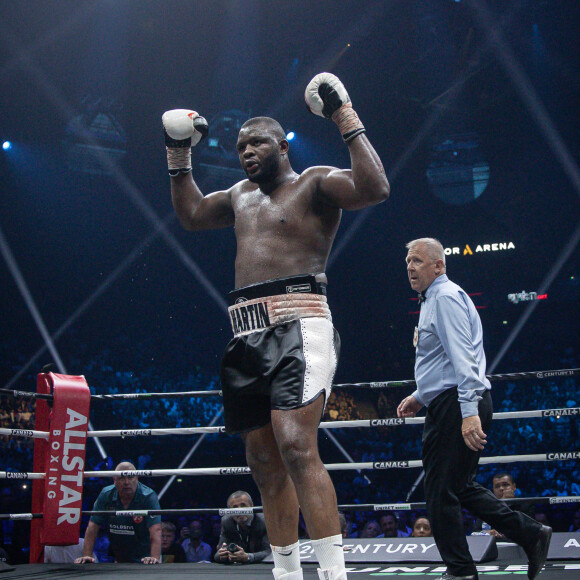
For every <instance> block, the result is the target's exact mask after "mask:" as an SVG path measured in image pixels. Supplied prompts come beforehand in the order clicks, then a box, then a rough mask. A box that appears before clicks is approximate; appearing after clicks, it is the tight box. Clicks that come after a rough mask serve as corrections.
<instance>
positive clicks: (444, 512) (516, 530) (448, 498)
mask: <svg viewBox="0 0 580 580" xmlns="http://www.w3.org/2000/svg"><path fill="white" fill-rule="evenodd" d="M478 412H479V417H480V419H481V424H482V428H483V432H484V433H485V434H486V435H488V436H489V428H490V426H491V420H492V414H493V406H492V402H491V394H490V392H489V391H486V392H485V394H484V396H483V398H482V400H481V401H479V409H478ZM461 423H462V417H461V408H460V405H459V401H458V400H457V388H452V389H448V390H447V391H444V392H443V393H441V395H439V396H438V397H437V398H436V399H435V400H434V401H433V402H432V403H431V404H430V405H429V407H428V408H427V416H426V418H425V429H424V431H423V450H422V458H423V468H424V470H425V498H426V500H427V510H428V512H429V515H430V519H431V527H432V529H433V536H434V538H435V543H436V544H437V548H438V549H439V553H440V554H441V557H442V559H443V562H444V563H445V564H446V566H447V571H448V572H449V573H450V574H453V575H454V576H469V575H471V574H475V575H477V570H476V567H475V564H474V562H473V559H472V558H471V554H470V553H469V548H468V545H467V539H466V537H465V531H464V528H463V514H462V512H461V508H462V507H463V508H466V509H467V510H469V511H470V512H471V513H472V514H474V515H476V516H477V517H479V518H481V519H482V520H483V521H484V522H487V523H488V524H489V525H490V526H491V527H492V528H493V529H495V530H497V531H498V532H500V533H502V534H503V535H504V536H507V537H508V538H510V539H511V540H512V541H514V542H517V543H518V544H520V545H521V546H522V547H524V548H529V547H531V546H533V545H534V544H535V543H536V541H537V539H538V533H539V530H540V527H541V525H540V524H539V523H538V522H536V521H535V520H533V519H532V518H530V517H528V516H526V515H525V514H523V513H521V512H518V511H513V510H512V509H510V508H509V507H508V505H507V504H506V503H504V502H503V501H501V500H499V499H497V498H496V497H495V495H493V493H492V492H491V491H490V490H488V489H486V488H485V487H483V486H482V485H480V484H479V483H477V482H476V481H475V476H476V474H477V464H478V461H479V456H480V453H479V452H475V451H472V450H471V449H469V447H467V445H466V444H465V442H464V440H463V436H462V435H461Z"/></svg>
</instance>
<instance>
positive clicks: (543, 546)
mask: <svg viewBox="0 0 580 580" xmlns="http://www.w3.org/2000/svg"><path fill="white" fill-rule="evenodd" d="M551 539H552V528H549V527H548V526H542V527H541V528H540V533H539V535H538V539H537V540H536V543H535V544H534V545H533V546H532V547H531V548H529V549H528V550H524V551H525V552H526V555H527V557H528V578H529V579H530V580H534V578H535V577H536V576H537V575H538V574H539V573H540V570H541V569H542V568H543V567H544V564H545V562H546V558H547V557H548V549H549V548H550V540H551Z"/></svg>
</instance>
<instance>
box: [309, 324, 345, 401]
mask: <svg viewBox="0 0 580 580" xmlns="http://www.w3.org/2000/svg"><path fill="white" fill-rule="evenodd" d="M300 327H301V330H302V354H303V355H304V362H305V363H306V368H305V371H304V389H303V391H302V404H303V405H304V404H305V403H307V402H308V401H311V400H312V399H314V398H315V397H316V396H317V395H318V394H319V393H320V392H321V391H323V390H324V391H325V393H326V401H328V397H330V391H331V388H332V381H333V379H334V373H335V372H336V367H337V364H338V358H337V356H336V350H335V348H334V328H333V326H332V320H328V319H327V318H301V319H300ZM325 404H326V402H325Z"/></svg>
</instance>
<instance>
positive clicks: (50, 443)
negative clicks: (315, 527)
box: [0, 368, 580, 580]
mask: <svg viewBox="0 0 580 580" xmlns="http://www.w3.org/2000/svg"><path fill="white" fill-rule="evenodd" d="M578 374H580V369H577V368H575V369H560V370H552V371H536V372H522V373H510V374H501V375H489V376H488V378H489V379H490V380H491V381H502V380H510V381H514V380H520V379H528V378H534V379H538V380H542V379H546V378H553V377H571V376H576V375H578ZM413 384H414V381H387V382H371V383H352V384H339V385H334V388H335V389H341V388H355V389H356V388H361V389H389V388H398V387H405V386H411V385H413ZM0 393H1V394H3V395H5V396H6V395H9V396H13V397H26V398H33V399H36V403H37V411H36V423H35V429H34V430H23V429H5V428H0V435H5V436H9V437H18V438H28V439H33V440H34V467H33V468H34V471H33V472H15V471H2V472H0V479H11V480H14V481H18V482H22V481H23V480H31V481H32V482H33V492H32V509H31V512H30V513H15V514H0V520H7V519H9V520H31V550H30V561H31V564H26V565H17V566H7V565H2V564H1V563H0V577H2V578H46V577H50V578H51V579H55V580H58V579H59V578H78V577H81V576H83V577H84V576H87V577H94V578H113V577H114V578H115V579H119V578H124V577H126V578H132V577H136V576H137V575H138V576H139V577H142V576H151V577H157V578H165V577H169V578H176V579H177V578H188V579H190V578H198V577H199V578H202V577H210V578H213V579H216V580H218V579H220V578H235V577H240V578H268V579H270V578H271V577H272V574H271V569H272V564H271V563H268V562H264V563H260V564H252V565H249V566H225V565H221V564H215V563H199V564H191V563H188V564H172V565H170V566H168V565H163V566H162V567H160V566H158V565H157V566H145V565H143V564H106V563H105V564H103V563H100V564H85V565H75V564H43V563H40V562H41V561H42V545H43V544H49V545H70V544H73V543H77V542H78V538H79V532H80V524H81V517H80V516H81V513H82V515H84V516H89V515H117V516H123V515H126V516H133V517H135V516H137V517H139V516H142V517H145V516H148V515H176V514H216V515H220V516H223V515H227V514H229V515H231V514H248V513H255V512H260V511H261V507H260V506H256V507H254V508H238V509H220V508H198V509H197V508H193V509H162V510H141V511H128V510H126V511H116V512H112V511H109V512H104V511H99V512H96V511H86V510H82V505H81V504H82V490H83V480H84V478H92V477H100V478H107V477H111V478H112V477H114V476H118V475H120V474H122V475H136V476H140V477H167V476H226V477H227V476H231V475H249V474H250V469H249V468H248V467H247V466H238V467H226V466H224V467H209V468H184V469H151V470H127V471H121V472H120V471H86V470H84V456H85V450H86V442H87V439H88V438H89V437H99V438H100V437H122V438H125V437H152V436H168V435H172V436H173V435H179V436H191V435H195V434H204V433H224V432H225V429H224V427H223V426H206V427H181V428H164V429H155V428H153V429H123V430H103V431H88V415H89V410H90V402H91V400H99V399H100V400H103V399H112V400H117V399H151V398H173V397H213V396H218V397H219V396H221V391H219V390H216V391H185V392H174V393H120V394H114V395H106V394H97V395H91V394H90V390H89V388H88V385H87V384H86V381H85V379H84V377H76V376H75V377H71V376H67V375H57V374H53V373H41V374H39V375H38V380H37V392H36V393H33V392H30V391H18V390H8V389H0ZM578 415H580V407H566V408H554V409H542V410H530V411H510V412H501V413H494V415H493V420H494V421H499V420H510V419H528V418H552V417H562V416H566V417H576V416H578ZM424 421H425V418H424V417H413V418H405V419H403V418H394V417H393V418H384V419H360V420H349V421H325V422H322V423H321V424H320V429H348V428H369V429H377V428H378V429H380V428H384V427H397V428H404V427H405V426H406V425H417V424H422V423H424ZM579 458H580V451H578V450H555V451H552V452H549V453H528V454H523V455H506V456H495V457H482V458H481V459H480V465H486V464H504V463H515V462H549V461H575V460H578V459H579ZM421 466H422V462H421V460H414V459H408V460H402V461H371V462H354V461H351V462H348V463H330V464H326V465H325V467H326V469H327V470H328V471H329V472H332V471H339V470H340V471H344V470H357V471H361V470H380V471H384V470H399V469H416V468H420V467H421ZM63 490H64V491H63ZM507 501H508V503H518V502H531V503H535V504H542V503H545V504H550V505H554V504H562V503H580V497H578V496H554V497H525V498H518V499H514V500H507ZM339 509H340V510H342V511H361V512H376V514H377V517H379V516H380V514H381V512H384V511H386V510H397V511H409V510H417V509H425V503H424V502H412V503H409V502H402V503H388V504H387V503H382V504H381V503H368V504H358V503H357V504H340V505H339ZM555 535H557V534H555ZM568 535H569V536H571V539H570V540H568V543H570V542H571V543H572V545H573V544H574V542H576V543H577V544H578V549H576V550H572V551H571V552H570V551H569V552H567V553H566V554H572V556H571V557H570V556H568V555H566V558H565V559H562V558H561V554H562V553H563V552H562V551H560V552H558V553H557V554H556V555H555V556H552V557H551V556H550V555H548V561H547V563H546V566H545V569H544V571H543V572H542V578H546V580H550V579H561V578H575V577H579V576H580V533H576V534H575V535H574V534H568ZM576 536H577V538H576ZM419 540H421V541H423V542H431V543H432V542H433V541H432V538H421V539H417V538H404V539H400V540H399V539H391V538H372V539H368V540H363V539H357V540H356V541H355V540H352V541H351V540H350V539H349V538H345V540H344V545H345V560H346V566H347V570H348V572H349V574H352V575H353V577H356V578H359V577H360V578H376V577H378V576H409V575H415V576H428V575H433V576H437V575H441V573H442V572H444V571H445V566H444V565H443V564H442V563H441V561H440V558H439V556H438V553H437V555H436V556H435V557H433V558H432V559H430V558H422V559H421V558H415V557H413V554H412V552H413V549H414V548H412V546H413V545H415V544H413V542H418V541H419ZM485 541H486V542H487V547H486V548H485V549H486V550H488V552H486V555H485V556H482V557H481V559H476V561H477V562H479V563H478V571H479V573H480V575H488V574H489V575H503V576H508V577H512V576H513V577H515V576H520V575H521V574H525V570H527V565H526V557H525V554H524V552H523V550H521V548H519V547H517V546H516V545H515V544H506V545H505V546H501V545H500V547H499V548H500V549H499V550H497V551H495V552H493V554H491V555H490V552H489V549H490V544H493V547H494V549H495V540H493V539H492V538H491V537H490V536H486V538H485ZM369 543H370V544H372V546H371V545H367V544H369ZM480 543H481V542H480ZM471 548H472V546H471V544H470V549H471ZM425 550H426V548H425ZM311 552H312V550H311V549H310V546H309V541H308V540H305V541H303V542H301V558H302V561H303V564H304V577H305V578H317V574H316V562H315V560H314V559H313V557H312V554H311ZM371 553H374V554H376V555H375V556H371V557H368V554H371ZM472 553H473V550H472ZM363 555H364V557H363ZM558 556H560V558H558ZM474 559H475V557H474ZM355 574H356V576H355Z"/></svg>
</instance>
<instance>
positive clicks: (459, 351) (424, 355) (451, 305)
mask: <svg viewBox="0 0 580 580" xmlns="http://www.w3.org/2000/svg"><path fill="white" fill-rule="evenodd" d="M425 295H426V299H425V302H423V304H422V306H421V314H420V315H419V325H418V331H419V338H418V343H417V346H416V358H415V381H416V382H417V390H416V391H415V392H414V393H413V396H414V397H415V398H416V399H417V400H418V401H419V402H420V403H422V404H423V405H426V406H429V404H430V403H431V402H432V401H433V400H434V399H435V398H436V397H437V396H438V395H440V394H441V393H442V392H443V391H446V390H447V389H451V388H453V387H457V393H458V399H459V404H460V405H461V415H462V416H463V418H464V419H465V418H466V417H472V416H473V415H477V404H478V401H480V400H481V397H482V395H483V393H484V392H485V389H491V384H490V382H489V381H488V380H487V378H486V377H485V352H484V351H483V329H482V326H481V320H480V318H479V314H478V312H477V310H476V308H475V305H474V304H473V301H472V300H471V298H470V297H469V296H468V295H467V294H466V293H465V292H464V291H463V289H462V288H460V287H459V286H458V285H457V284H455V283H453V282H451V280H449V278H448V277H447V276H446V275H445V274H442V275H441V276H438V277H437V278H435V280H434V281H433V283H432V284H431V286H429V288H427V291H426V294H425Z"/></svg>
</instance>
